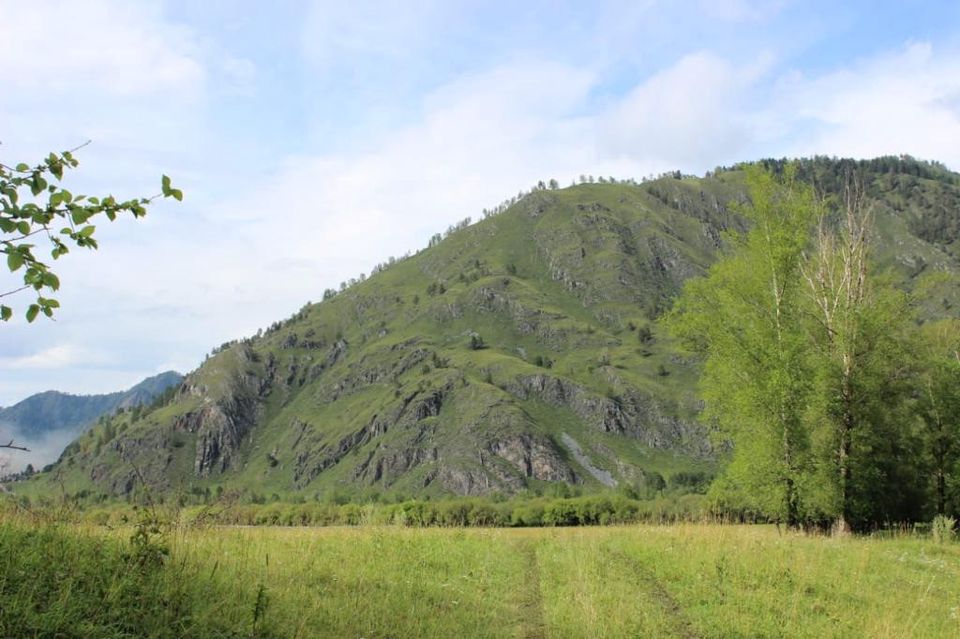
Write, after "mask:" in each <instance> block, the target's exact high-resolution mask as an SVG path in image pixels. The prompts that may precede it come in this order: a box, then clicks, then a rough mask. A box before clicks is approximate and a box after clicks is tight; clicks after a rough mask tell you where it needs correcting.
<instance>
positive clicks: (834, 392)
mask: <svg viewBox="0 0 960 639" xmlns="http://www.w3.org/2000/svg"><path fill="white" fill-rule="evenodd" d="M870 237H871V214H870V210H869V208H868V207H867V206H866V198H865V189H864V185H863V183H862V182H861V181H860V180H859V179H858V178H857V177H856V176H855V175H853V174H850V175H849V176H848V178H847V183H846V187H845V189H844V196H843V205H842V207H841V211H840V219H839V220H832V221H831V220H830V219H828V218H826V217H823V218H821V220H820V223H819V226H818V231H817V236H816V241H815V247H814V250H813V252H812V254H811V255H810V256H808V257H807V258H806V259H805V260H804V262H803V265H802V272H803V278H804V280H805V283H806V289H807V296H808V300H809V302H810V313H809V317H810V318H811V324H810V328H809V339H810V347H811V348H810V351H811V353H812V354H813V355H814V357H815V359H816V364H815V366H816V371H817V373H816V380H817V386H816V401H815V402H814V403H813V410H812V413H813V414H812V415H811V421H812V424H813V425H814V426H815V428H816V432H817V441H818V442H819V443H820V444H821V446H822V450H821V451H820V453H821V454H820V456H819V460H818V461H819V464H818V467H819V469H820V471H821V473H820V475H819V484H818V488H820V489H821V495H822V496H823V499H822V501H821V503H820V504H819V506H820V508H821V509H822V510H823V511H824V513H825V514H827V515H828V516H830V517H832V518H833V519H834V527H835V531H836V532H838V533H846V532H848V531H849V529H850V525H851V523H852V522H855V523H860V524H865V523H868V522H876V521H878V520H882V519H884V518H890V519H894V518H895V519H900V518H908V517H910V515H913V516H919V512H916V513H907V512H905V508H909V504H910V503H911V501H912V502H918V501H919V500H917V499H914V497H915V495H914V494H912V493H911V490H912V489H914V488H915V487H916V486H917V481H916V477H915V476H910V474H911V473H914V471H915V469H916V467H917V466H916V464H914V463H913V462H912V460H910V459H907V457H910V456H912V451H915V446H913V445H911V444H908V442H909V440H910V439H911V437H912V433H910V431H909V429H908V428H907V425H908V424H909V422H910V418H909V416H907V415H905V414H903V411H904V409H905V407H906V405H907V402H906V395H907V394H908V391H909V384H908V383H907V382H908V380H909V378H910V375H909V372H910V369H911V367H910V359H911V358H908V357H906V353H905V351H904V350H903V346H904V344H905V343H906V337H907V334H908V332H909V331H910V330H911V329H912V328H913V326H914V325H913V322H912V321H911V317H912V313H911V311H910V308H909V304H908V300H907V296H906V295H905V294H904V293H903V292H901V291H898V290H897V289H896V288H894V287H893V286H892V285H891V284H890V283H889V281H888V280H886V279H885V278H882V277H876V276H873V275H872V274H871V268H870V263H869V249H870ZM855 471H859V472H855ZM855 474H856V475H857V476H855ZM894 477H897V478H899V481H893V478H894Z"/></svg>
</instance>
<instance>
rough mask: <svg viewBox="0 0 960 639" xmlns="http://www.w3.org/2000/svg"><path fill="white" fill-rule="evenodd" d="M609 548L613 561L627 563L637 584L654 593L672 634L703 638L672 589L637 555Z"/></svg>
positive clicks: (695, 638)
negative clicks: (672, 592) (675, 597)
mask: <svg viewBox="0 0 960 639" xmlns="http://www.w3.org/2000/svg"><path fill="white" fill-rule="evenodd" d="M605 550H607V552H608V554H609V555H610V557H611V558H612V560H613V561H617V562H622V563H624V564H625V565H627V566H628V567H629V568H630V570H631V571H632V572H633V574H634V575H635V576H636V580H637V586H638V587H639V588H640V589H642V590H646V591H647V592H649V593H650V594H651V595H652V599H653V600H654V601H655V602H656V603H657V604H659V605H660V607H661V608H662V609H663V611H664V612H665V613H666V616H667V620H668V622H669V624H670V625H671V626H672V632H671V636H674V637H678V638H679V639H701V638H700V635H699V634H697V632H696V631H695V630H694V628H693V625H692V624H691V623H690V620H689V619H687V616H686V614H684V611H683V608H681V607H680V604H678V603H677V600H676V599H674V598H673V595H671V594H670V591H669V590H667V588H666V586H665V585H664V584H663V582H662V581H660V579H658V578H657V576H656V574H654V573H653V571H651V570H650V569H649V568H648V567H647V566H645V565H644V564H643V563H642V562H640V561H639V560H638V559H636V558H635V557H631V556H630V555H628V554H627V553H626V552H623V551H622V550H617V549H614V550H609V549H605Z"/></svg>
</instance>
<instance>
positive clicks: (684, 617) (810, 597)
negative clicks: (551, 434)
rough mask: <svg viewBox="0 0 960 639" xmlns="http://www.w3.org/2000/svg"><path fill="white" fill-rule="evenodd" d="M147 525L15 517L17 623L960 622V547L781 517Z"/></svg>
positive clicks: (6, 572) (136, 630) (352, 630)
mask: <svg viewBox="0 0 960 639" xmlns="http://www.w3.org/2000/svg"><path fill="white" fill-rule="evenodd" d="M149 525H150V526H152V525H153V524H152V523H151V524H149ZM138 530H139V529H136V528H131V527H123V528H104V527H93V526H90V525H78V524H73V525H68V524H57V525H51V524H42V523H40V522H38V521H36V520H35V519H30V518H29V515H25V514H19V515H13V514H7V515H5V516H3V518H2V520H0V567H2V570H0V593H2V598H3V602H4V605H3V606H2V607H0V634H4V635H10V634H14V635H17V636H23V635H31V636H32V635H40V636H52V635H59V636H83V637H133V636H138V637H143V636H146V637H172V636H177V637H238V636H244V637H317V636H364V637H413V636H419V637H450V636H471V637H513V636H526V637H529V636H540V637H624V636H657V637H693V636H696V637H731V636H750V637H823V636H845V637H871V638H877V637H890V638H893V637H905V636H913V637H947V636H953V635H955V634H957V632H960V619H958V614H957V602H958V600H960V545H957V544H955V543H949V544H948V543H937V542H936V541H935V540H933V539H932V538H930V537H928V536H924V535H918V534H909V533H907V534H902V535H894V536H892V537H876V538H868V537H858V538H847V539H842V540H838V539H831V538H826V537H819V536H806V535H802V534H798V533H789V532H783V531H779V532H778V531H777V530H776V529H775V528H773V527H772V526H750V527H744V526H720V525H704V524H679V525H673V526H628V527H625V526H616V527H604V528H596V527H594V528H541V529H518V530H508V529H476V530H473V529H466V530H464V529H460V528H454V529H440V528H435V529H412V528H406V527H396V526H390V527H380V526H365V527H359V528H343V527H337V528H320V529H317V528H207V527H203V526H199V527H197V526H184V525H179V526H171V527H162V526H161V527H155V528H151V529H149V530H155V531H157V532H149V533H148V534H147V539H146V541H139V542H130V541H128V539H130V538H131V536H132V537H133V539H135V540H136V539H137V538H138V535H137V532H138ZM140 537H141V538H142V535H141V536H140ZM158 547H159V548H164V549H167V550H168V551H169V556H168V557H167V558H166V559H161V560H157V559H156V558H157V557H158V556H159V557H164V556H165V555H164V554H163V553H160V554H159V555H158V554H157V553H156V552H155V550H156V548H158ZM145 558H146V559H145ZM838 575H843V578H842V579H839V578H837V576H838Z"/></svg>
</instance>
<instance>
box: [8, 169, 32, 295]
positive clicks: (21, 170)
mask: <svg viewBox="0 0 960 639" xmlns="http://www.w3.org/2000/svg"><path fill="white" fill-rule="evenodd" d="M17 170H18V171H20V172H23V171H29V170H30V166H29V165H27V164H24V163H23V162H21V163H20V164H18V165H17ZM4 308H6V306H4Z"/></svg>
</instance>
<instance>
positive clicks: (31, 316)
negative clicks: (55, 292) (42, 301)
mask: <svg viewBox="0 0 960 639" xmlns="http://www.w3.org/2000/svg"><path fill="white" fill-rule="evenodd" d="M39 312H40V306H38V305H37V304H31V305H30V307H29V308H27V321H28V322H32V321H33V320H35V319H37V313H39Z"/></svg>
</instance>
